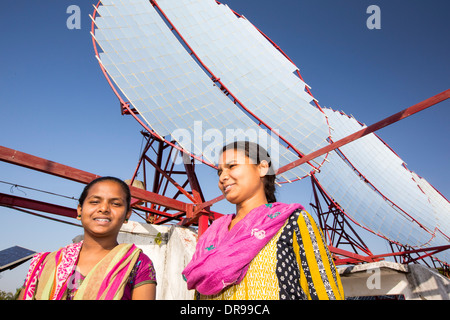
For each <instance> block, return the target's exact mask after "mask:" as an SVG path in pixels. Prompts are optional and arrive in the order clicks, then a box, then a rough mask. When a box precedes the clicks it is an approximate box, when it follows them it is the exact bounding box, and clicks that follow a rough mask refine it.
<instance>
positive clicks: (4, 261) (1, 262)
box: [0, 246, 36, 272]
mask: <svg viewBox="0 0 450 320" xmlns="http://www.w3.org/2000/svg"><path fill="white" fill-rule="evenodd" d="M35 254H36V252H34V251H32V250H29V249H25V248H22V247H19V246H14V247H11V248H8V249H5V250H2V251H0V272H1V271H5V270H8V269H13V268H15V267H17V266H19V265H20V264H22V263H24V262H25V261H27V260H28V259H31V258H32V257H33V255H35Z"/></svg>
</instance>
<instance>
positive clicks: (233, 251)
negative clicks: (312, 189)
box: [183, 202, 304, 295]
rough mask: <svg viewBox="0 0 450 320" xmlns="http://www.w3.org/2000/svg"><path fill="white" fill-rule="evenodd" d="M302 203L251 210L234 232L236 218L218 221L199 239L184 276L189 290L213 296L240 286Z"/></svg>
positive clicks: (230, 216) (278, 204)
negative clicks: (258, 256)
mask: <svg viewBox="0 0 450 320" xmlns="http://www.w3.org/2000/svg"><path fill="white" fill-rule="evenodd" d="M296 209H300V210H304V208H303V206H301V205H300V204H284V203H277V202H276V203H271V204H266V205H262V206H259V207H257V208H255V209H253V210H252V211H250V212H249V213H248V214H247V215H246V216H245V218H244V219H242V220H241V221H239V222H238V223H237V224H236V225H235V226H234V227H233V228H232V229H231V230H230V231H228V226H229V225H230V222H231V220H232V219H233V217H234V215H226V216H223V217H221V218H219V219H217V220H216V221H215V222H214V223H212V224H211V226H210V227H209V228H208V230H207V231H206V232H205V233H204V234H203V235H202V236H201V237H200V238H199V241H198V243H197V247H196V250H195V253H194V256H193V257H192V260H191V262H190V263H189V264H188V265H187V266H186V268H185V269H184V271H183V275H184V277H185V279H186V282H187V286H188V289H189V290H191V289H196V290H197V291H198V292H199V293H201V294H203V295H213V294H217V293H219V292H220V291H222V290H223V289H224V288H225V287H227V286H229V285H234V284H239V283H240V282H241V281H242V279H243V278H244V276H245V274H246V272H247V269H248V267H249V264H250V262H251V261H252V260H253V258H254V257H255V256H256V255H257V254H258V253H259V251H261V249H262V248H263V247H264V246H265V245H266V244H267V243H268V242H269V241H270V240H271V239H272V238H273V237H274V236H275V234H276V233H277V232H278V231H279V230H280V228H281V227H282V226H283V225H284V223H285V222H286V220H287V219H288V218H289V216H290V215H291V214H292V213H293V212H294V211H295V210H296Z"/></svg>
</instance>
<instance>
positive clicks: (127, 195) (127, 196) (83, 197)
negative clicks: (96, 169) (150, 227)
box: [78, 176, 131, 211]
mask: <svg viewBox="0 0 450 320" xmlns="http://www.w3.org/2000/svg"><path fill="white" fill-rule="evenodd" d="M102 181H114V182H116V183H118V184H119V185H120V186H121V187H122V190H123V192H124V193H125V199H126V201H127V211H128V210H130V207H131V192H130V188H129V187H128V185H127V184H126V183H125V182H124V181H123V180H120V179H119V178H115V177H109V176H106V177H100V178H97V179H94V180H92V181H91V182H89V184H88V185H86V187H84V189H83V192H82V193H81V195H80V198H79V199H78V203H79V205H80V206H83V203H84V200H86V197H87V195H88V193H89V190H90V189H91V187H92V186H93V185H94V184H96V183H98V182H102Z"/></svg>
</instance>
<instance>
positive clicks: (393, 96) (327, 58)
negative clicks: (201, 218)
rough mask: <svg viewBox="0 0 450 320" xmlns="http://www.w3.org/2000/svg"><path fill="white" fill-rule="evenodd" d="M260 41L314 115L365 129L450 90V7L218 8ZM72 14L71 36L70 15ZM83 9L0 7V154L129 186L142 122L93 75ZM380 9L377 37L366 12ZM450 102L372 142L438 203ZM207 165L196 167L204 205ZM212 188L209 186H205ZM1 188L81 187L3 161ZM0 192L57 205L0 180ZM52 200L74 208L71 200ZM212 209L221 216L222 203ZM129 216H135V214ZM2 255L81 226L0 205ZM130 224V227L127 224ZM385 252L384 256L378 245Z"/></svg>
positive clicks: (5, 283)
mask: <svg viewBox="0 0 450 320" xmlns="http://www.w3.org/2000/svg"><path fill="white" fill-rule="evenodd" d="M223 3H227V4H228V5H229V6H230V8H232V9H234V10H235V11H237V12H238V13H240V14H242V15H244V16H245V17H246V18H247V19H248V20H250V22H252V23H253V24H254V25H255V26H257V27H258V28H259V29H260V30H262V31H263V32H264V33H266V34H267V35H268V36H269V37H270V38H271V39H272V40H273V41H274V42H275V43H276V44H278V45H279V46H280V47H281V48H282V49H283V50H284V51H285V53H286V54H287V55H288V56H289V57H290V58H291V59H292V60H293V61H294V63H295V64H296V65H297V66H298V67H299V68H300V72H301V74H302V76H303V78H304V80H305V81H306V83H308V85H310V86H311V87H312V93H313V94H314V96H315V97H316V98H317V99H318V100H319V103H320V105H321V106H325V107H331V108H334V109H339V110H343V111H345V112H346V113H347V114H352V115H353V116H354V117H355V118H356V119H358V120H359V121H361V122H363V123H365V124H367V125H370V124H372V123H374V122H377V121H379V120H381V119H383V118H385V117H387V116H390V115H392V114H394V113H396V112H398V111H401V110H403V109H405V108H407V107H409V106H411V105H413V104H415V103H418V102H420V101H422V100H424V99H427V98H429V97H431V96H433V95H435V94H437V93H440V92H442V91H444V90H446V89H448V88H449V87H450V61H449V55H450V38H449V31H450V17H449V15H450V2H448V1H446V0H432V1H424V0H408V1H406V0H396V1H387V0H371V1H366V0H344V1H331V0H326V1H325V0H316V1H303V0H295V1H293V0H280V1H276V2H274V1H268V0H267V1H266V0H259V1H257V0H245V1H243V0H229V1H225V0H224V1H223ZM72 4H77V5H78V6H79V7H80V9H81V16H82V21H81V28H80V29H74V30H69V29H68V28H67V27H66V20H67V19H68V18H69V16H70V15H69V14H67V13H66V9H67V7H68V6H70V5H72ZM92 4H93V2H91V1H79V3H77V2H76V1H66V0H58V1H56V0H54V1H50V0H42V1H31V0H24V1H20V2H18V1H2V2H1V3H0V30H1V31H0V34H1V40H2V41H1V43H2V50H1V53H0V55H1V59H0V70H1V71H0V88H1V93H2V94H1V98H2V101H1V102H2V103H1V116H0V145H2V146H5V147H8V148H12V149H17V150H19V151H22V152H26V153H30V154H33V155H36V156H39V157H43V158H46V159H49V160H52V161H56V162H59V163H63V164H66V165H69V166H73V167H75V168H78V169H82V170H85V171H89V172H92V173H96V174H98V175H116V176H118V177H120V178H123V179H127V178H130V177H131V175H132V174H133V172H134V169H135V166H136V164H137V160H138V156H139V151H140V147H141V135H140V133H139V131H140V130H141V127H140V125H139V124H138V123H137V122H136V121H134V119H132V117H129V116H122V115H121V114H120V112H119V103H118V100H117V98H116V97H115V96H114V94H113V92H112V90H111V89H110V87H109V85H108V84H107V82H106V80H105V79H104V76H103V74H102V73H101V71H100V68H99V66H98V62H97V60H96V59H95V57H94V50H93V47H92V40H91V37H90V34H89V32H90V18H89V16H88V15H89V14H92V12H93V7H92ZM370 5H378V6H379V8H380V10H381V29H379V30H376V29H374V30H369V29H368V28H367V26H366V20H367V19H368V18H369V16H370V15H369V14H367V13H366V9H367V7H368V6H370ZM449 120H450V101H445V102H443V103H441V104H439V105H436V106H434V107H432V108H430V109H428V110H425V111H423V112H420V113H419V114H416V115H414V116H412V117H410V118H408V119H405V120H403V121H401V122H399V123H396V124H394V125H392V126H390V127H388V128H385V129H382V130H381V131H379V132H378V135H379V136H380V137H381V138H382V139H383V140H384V141H385V142H387V143H388V144H389V145H390V146H391V147H392V148H393V149H394V150H395V152H396V153H397V154H398V155H399V156H400V157H401V158H402V159H403V160H404V161H405V162H406V163H407V165H408V168H409V169H411V170H413V171H415V172H416V173H418V174H419V175H421V176H423V177H424V178H425V179H427V180H428V181H429V182H430V183H431V184H432V185H433V186H435V187H436V188H437V189H438V190H439V191H440V192H441V193H442V194H443V195H444V196H446V197H447V198H449V197H450V184H449V183H448V181H449V178H450V175H449V170H448V163H449V158H450V157H449V156H450V149H449V144H448V136H449V133H450V129H449V127H448V121H449ZM210 174H214V173H213V172H212V171H211V170H209V168H201V167H200V168H199V175H200V177H199V178H200V182H201V183H202V184H203V185H204V186H205V187H204V188H203V189H204V192H205V197H206V198H207V199H211V198H214V197H215V196H217V195H218V194H219V192H218V190H217V189H215V182H214V183H213V184H214V186H213V187H209V184H210V182H209V181H210V180H211V179H208V177H209V175H210ZM208 180H209V181H208ZM0 181H6V182H11V183H14V184H18V185H25V186H29V187H33V188H37V189H43V190H46V191H50V192H54V193H59V194H64V195H67V196H69V197H78V195H79V193H80V192H81V189H82V187H83V186H82V185H80V184H77V183H72V182H66V181H64V180H62V179H59V178H54V177H50V176H47V175H44V174H41V173H37V172H33V171H30V170H27V169H24V168H19V167H15V166H12V165H8V164H5V163H0ZM0 192H3V193H8V194H9V193H12V194H14V195H17V196H25V194H26V196H27V197H33V198H37V199H41V200H43V201H53V200H54V198H51V197H50V196H48V195H46V194H42V193H36V192H32V191H31V190H28V189H23V188H19V189H18V188H11V185H8V184H5V183H0ZM278 196H279V199H280V200H281V201H285V202H300V203H303V204H304V205H308V204H309V202H310V201H311V188H310V182H309V181H307V180H305V181H300V182H298V183H295V184H292V185H289V186H283V187H282V188H281V189H280V190H279V192H278ZM57 201H58V203H61V204H63V205H67V206H71V207H75V206H76V202H75V201H73V200H67V199H66V200H64V199H60V198H59V197H58V200H57ZM213 209H215V210H216V211H219V212H223V213H229V212H231V211H232V210H233V207H232V206H229V205H227V204H226V203H220V204H218V205H217V206H215V207H213ZM135 218H136V217H135ZM0 219H1V221H2V223H1V224H0V250H3V249H6V248H8V247H10V246H13V245H19V246H23V247H26V248H29V249H32V250H35V251H52V250H56V249H58V248H59V247H61V246H63V245H66V244H68V243H70V242H71V240H72V238H73V237H75V236H76V235H78V234H80V233H82V229H80V228H77V227H73V226H68V225H65V224H61V223H58V222H53V221H49V220H45V219H42V218H37V217H34V216H30V215H27V214H23V213H20V212H16V211H12V210H8V209H6V208H1V207H0ZM136 219H137V218H136ZM377 249H378V250H381V251H378V252H377V251H375V253H384V252H385V250H386V249H385V248H383V247H379V248H377ZM26 269H27V266H23V267H19V268H17V269H16V270H14V271H7V272H4V273H2V274H0V277H1V278H0V290H14V288H16V287H18V286H20V282H21V281H22V279H23V278H24V276H25V273H26Z"/></svg>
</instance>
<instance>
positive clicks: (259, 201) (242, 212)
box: [228, 195, 267, 230]
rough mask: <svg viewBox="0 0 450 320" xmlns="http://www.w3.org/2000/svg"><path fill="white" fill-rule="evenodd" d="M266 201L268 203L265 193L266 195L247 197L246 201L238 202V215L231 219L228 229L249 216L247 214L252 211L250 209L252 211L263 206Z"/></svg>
mask: <svg viewBox="0 0 450 320" xmlns="http://www.w3.org/2000/svg"><path fill="white" fill-rule="evenodd" d="M266 203H267V199H266V196H265V195H264V196H259V197H255V198H251V199H247V200H246V201H244V202H242V203H239V204H237V205H236V216H235V217H234V218H233V220H232V221H231V223H230V226H229V228H228V229H229V230H231V228H232V227H233V226H234V225H235V224H236V223H238V222H239V221H241V220H242V219H244V218H245V217H246V216H247V214H249V213H250V211H252V210H253V209H255V208H257V207H259V206H262V205H263V204H266Z"/></svg>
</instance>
